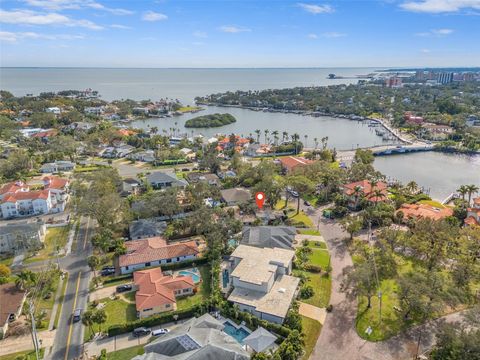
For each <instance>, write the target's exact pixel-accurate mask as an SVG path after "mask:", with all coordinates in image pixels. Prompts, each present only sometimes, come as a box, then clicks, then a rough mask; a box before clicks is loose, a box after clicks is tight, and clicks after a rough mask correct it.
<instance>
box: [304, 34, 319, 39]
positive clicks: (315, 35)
mask: <svg viewBox="0 0 480 360" xmlns="http://www.w3.org/2000/svg"><path fill="white" fill-rule="evenodd" d="M307 36H308V38H309V39H318V35H317V34H308V35H307Z"/></svg>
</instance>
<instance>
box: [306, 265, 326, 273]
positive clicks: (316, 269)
mask: <svg viewBox="0 0 480 360" xmlns="http://www.w3.org/2000/svg"><path fill="white" fill-rule="evenodd" d="M303 268H304V269H305V271H309V272H313V273H319V272H321V271H322V268H321V267H320V266H318V265H313V264H305V265H303Z"/></svg>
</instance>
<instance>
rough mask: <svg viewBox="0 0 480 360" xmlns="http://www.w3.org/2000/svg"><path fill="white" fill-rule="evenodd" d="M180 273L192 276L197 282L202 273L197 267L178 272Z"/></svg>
mask: <svg viewBox="0 0 480 360" xmlns="http://www.w3.org/2000/svg"><path fill="white" fill-rule="evenodd" d="M178 275H184V276H191V277H192V279H193V282H194V283H195V284H198V283H199V282H200V274H199V272H198V269H197V268H194V269H188V270H181V271H179V272H178Z"/></svg>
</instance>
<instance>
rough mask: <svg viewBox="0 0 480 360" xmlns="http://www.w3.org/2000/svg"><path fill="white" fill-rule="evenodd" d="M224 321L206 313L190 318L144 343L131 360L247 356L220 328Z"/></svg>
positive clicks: (236, 359) (239, 358)
mask: <svg viewBox="0 0 480 360" xmlns="http://www.w3.org/2000/svg"><path fill="white" fill-rule="evenodd" d="M226 324H227V322H224V323H222V322H220V321H218V320H217V319H215V318H214V317H213V316H211V315H210V314H204V315H202V316H200V317H198V318H192V319H190V320H187V321H186V322H184V323H182V324H180V325H178V326H176V327H175V328H173V329H172V330H171V331H170V332H168V333H167V334H165V335H162V336H161V337H159V338H157V339H155V340H154V341H152V342H151V343H149V344H147V345H145V354H143V355H138V356H136V357H134V358H133V359H132V360H154V359H159V360H160V359H162V360H199V359H208V360H217V359H221V360H248V359H250V354H249V353H248V352H247V351H245V350H244V349H243V346H242V345H241V344H240V343H239V342H238V340H236V339H235V338H233V336H232V335H229V334H228V333H226V332H225V331H224V329H225V327H226ZM242 329H243V328H242ZM244 331H245V330H244Z"/></svg>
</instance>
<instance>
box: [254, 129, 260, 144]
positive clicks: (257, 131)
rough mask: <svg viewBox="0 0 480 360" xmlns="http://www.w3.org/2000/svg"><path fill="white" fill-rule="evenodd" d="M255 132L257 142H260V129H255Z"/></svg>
mask: <svg viewBox="0 0 480 360" xmlns="http://www.w3.org/2000/svg"><path fill="white" fill-rule="evenodd" d="M255 134H257V144H259V143H260V129H257V130H255Z"/></svg>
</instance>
